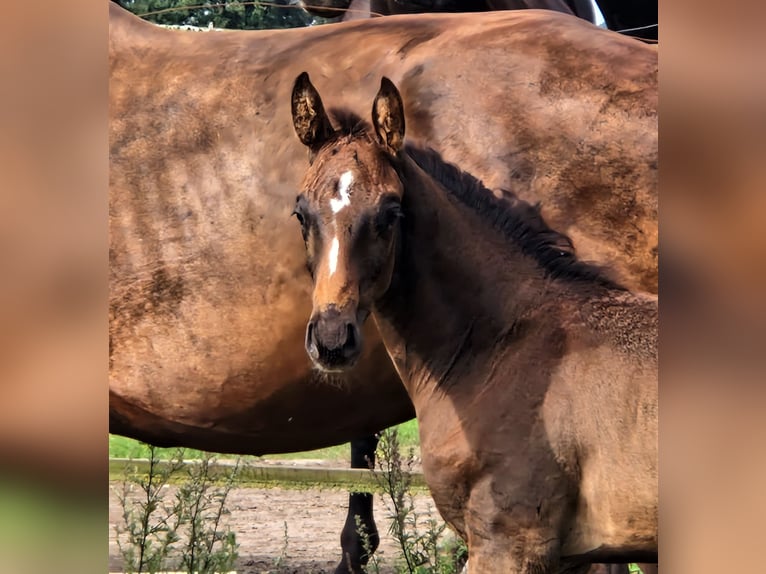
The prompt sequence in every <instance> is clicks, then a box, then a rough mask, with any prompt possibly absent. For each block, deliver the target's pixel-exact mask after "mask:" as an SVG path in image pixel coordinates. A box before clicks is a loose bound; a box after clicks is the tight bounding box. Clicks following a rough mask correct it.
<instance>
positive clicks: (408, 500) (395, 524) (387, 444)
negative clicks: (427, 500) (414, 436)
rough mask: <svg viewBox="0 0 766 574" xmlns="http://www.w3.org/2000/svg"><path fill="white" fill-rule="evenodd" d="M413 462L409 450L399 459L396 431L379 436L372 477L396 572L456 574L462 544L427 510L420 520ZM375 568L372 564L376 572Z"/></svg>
mask: <svg viewBox="0 0 766 574" xmlns="http://www.w3.org/2000/svg"><path fill="white" fill-rule="evenodd" d="M414 458H415V457H414V450H413V449H412V448H411V447H410V448H409V449H408V454H407V456H406V458H405V457H402V454H401V448H400V444H399V436H398V432H397V431H396V429H387V430H385V431H383V432H382V433H381V438H380V442H379V443H378V452H377V460H378V467H379V469H380V471H379V474H378V475H376V476H377V477H378V479H377V480H378V483H379V486H380V487H381V489H382V490H383V493H384V500H385V504H386V508H387V510H388V513H389V518H390V519H391V527H390V533H391V534H392V535H393V537H394V538H395V539H396V541H397V542H398V544H399V549H400V556H399V559H398V560H397V564H396V568H397V572H399V573H407V574H456V573H457V572H460V570H461V569H462V567H463V564H464V563H465V559H466V558H467V549H466V546H465V543H464V542H463V541H462V540H461V539H460V538H459V537H457V536H453V537H451V539H448V536H447V532H448V531H447V525H446V524H445V523H444V521H443V520H441V519H440V518H438V517H435V516H434V514H433V511H432V509H431V507H430V506H429V507H428V510H427V511H426V513H425V515H424V516H421V515H419V514H418V512H417V510H416V509H415V500H414V497H413V494H412V490H411V484H412V467H413V465H414V462H415V460H414ZM357 524H358V522H357ZM357 531H358V532H359V534H360V536H362V537H363V536H364V533H363V532H362V531H360V530H359V529H358V530H357ZM377 566H378V565H377V562H375V563H374V567H375V568H376V572H377ZM368 569H369V566H368ZM366 571H368V572H369V570H366Z"/></svg>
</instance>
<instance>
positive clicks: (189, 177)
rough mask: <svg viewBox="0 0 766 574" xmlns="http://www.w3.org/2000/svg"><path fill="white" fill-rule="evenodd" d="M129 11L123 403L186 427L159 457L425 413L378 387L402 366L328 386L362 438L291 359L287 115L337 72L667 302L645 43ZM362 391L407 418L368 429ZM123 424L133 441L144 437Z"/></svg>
mask: <svg viewBox="0 0 766 574" xmlns="http://www.w3.org/2000/svg"><path fill="white" fill-rule="evenodd" d="M110 14H111V18H112V22H111V23H112V28H111V33H110V64H111V67H110V69H111V77H110V100H111V116H112V120H111V132H110V146H111V148H110V158H111V182H110V185H111V188H112V194H111V207H110V227H111V250H110V258H111V259H110V262H111V274H112V275H111V313H112V316H111V330H110V340H111V355H110V360H111V370H112V379H111V383H110V389H111V391H112V396H113V398H114V401H115V404H116V403H117V401H120V400H121V401H123V402H125V403H128V402H130V403H131V406H132V408H133V409H134V410H135V415H136V417H139V413H140V416H143V415H144V414H145V413H150V414H151V413H154V414H156V415H157V416H158V417H160V418H162V419H164V420H165V422H166V424H165V428H163V429H162V432H161V433H157V436H155V437H147V438H153V439H161V438H162V437H163V436H164V437H168V436H169V435H168V433H173V432H174V431H173V428H171V423H170V422H169V421H173V423H172V424H176V425H178V426H177V431H178V433H180V434H181V435H183V436H188V433H189V432H192V431H193V429H194V428H196V429H199V436H200V440H201V441H203V439H202V438H201V437H203V436H204V437H212V436H214V435H216V434H220V435H221V437H222V438H221V440H220V441H216V440H214V439H210V438H207V439H205V440H204V442H205V443H206V444H204V445H200V446H203V447H206V448H211V449H214V450H226V451H228V452H272V451H273V450H285V449H286V450H294V449H303V448H311V447H313V446H319V445H320V444H321V443H325V442H334V441H342V440H344V439H343V437H346V436H348V434H349V433H351V436H353V433H354V432H355V429H356V428H358V429H359V431H366V430H367V429H371V428H382V427H384V426H386V425H388V424H393V423H395V422H399V421H401V420H403V419H404V418H406V417H408V416H409V415H411V414H412V411H411V407H408V405H407V401H406V398H405V397H404V396H403V395H399V394H397V393H399V391H398V383H397V381H396V380H395V378H394V377H393V375H392V376H391V377H390V381H389V383H380V381H379V379H382V378H386V376H385V374H384V373H383V371H385V368H384V367H381V366H380V365H381V364H382V363H383V362H384V358H383V351H382V347H379V350H378V351H377V356H378V357H379V358H380V360H379V361H378V362H377V363H376V364H375V365H374V367H368V368H367V369H366V370H367V372H365V373H361V372H360V373H359V375H358V376H355V375H353V374H352V376H354V377H355V378H354V380H355V384H354V385H351V386H350V387H353V388H354V390H348V389H346V390H339V389H329V388H328V387H327V386H324V385H312V386H310V387H309V388H312V389H314V391H313V392H315V393H316V401H309V403H308V404H311V405H312V407H314V408H316V409H317V410H318V409H319V408H320V407H321V408H322V409H324V408H327V409H330V411H328V412H331V411H332V410H333V409H334V408H335V407H333V406H332V405H336V406H337V408H338V409H341V410H342V409H343V408H345V407H349V408H350V407H351V406H352V405H357V406H356V407H355V409H356V410H355V409H351V411H352V417H353V413H356V416H357V419H356V421H354V422H351V423H349V424H348V426H347V428H343V429H342V430H340V431H338V432H334V431H333V429H332V427H333V426H334V425H318V423H319V422H320V421H322V420H324V419H325V416H324V415H322V414H318V413H317V414H314V415H310V414H306V413H304V414H303V415H302V416H313V417H314V418H313V419H303V420H304V421H305V423H301V419H300V417H295V416H294V412H292V411H293V410H294V409H295V408H296V407H295V405H296V404H298V403H300V402H301V401H297V402H295V401H294V399H296V398H297V397H298V396H299V392H298V391H297V389H298V388H301V389H304V391H302V392H305V388H306V386H305V384H304V383H305V382H306V380H307V378H308V377H309V376H310V372H311V369H310V365H309V363H308V361H307V360H305V359H301V360H298V359H297V358H296V357H292V356H291V355H290V351H289V349H291V348H294V343H296V342H299V341H301V340H302V338H303V318H305V317H306V316H307V315H308V313H309V308H308V306H307V304H306V303H305V295H306V294H307V293H308V292H309V290H310V284H309V278H308V276H307V275H306V273H305V269H304V266H303V262H302V246H301V244H300V238H299V237H297V236H296V234H295V233H294V230H292V229H291V228H290V227H289V221H288V216H289V214H290V211H291V209H292V199H293V197H294V194H295V189H297V184H298V179H297V175H296V174H295V172H294V170H293V169H292V168H291V167H290V166H291V160H292V161H300V160H301V157H302V156H303V153H304V152H302V151H301V149H300V146H297V145H295V143H294V142H292V141H291V140H292V139H293V136H292V135H291V134H290V132H289V120H288V117H289V116H288V110H287V109H286V106H284V105H279V102H280V101H284V98H285V97H287V94H288V93H289V90H290V86H291V83H292V82H291V79H290V78H292V77H294V76H295V75H296V74H297V71H298V68H297V66H298V65H300V66H307V67H309V68H311V69H316V70H326V73H330V67H329V66H330V65H329V64H328V62H333V64H332V68H333V72H332V73H333V82H334V85H333V87H334V88H335V93H337V94H338V95H339V97H338V99H339V100H340V101H341V102H342V103H343V104H344V105H347V106H350V107H351V108H352V109H364V107H362V104H361V103H360V98H359V97H358V96H357V97H355V96H354V94H350V93H348V92H346V91H344V90H343V87H344V86H345V85H347V84H349V83H351V84H354V85H356V86H358V87H359V90H358V92H361V93H364V92H365V91H366V90H368V89H369V90H370V91H371V92H372V91H373V89H372V85H371V84H372V83H373V76H374V75H375V74H372V73H368V72H366V71H364V70H368V69H374V70H376V74H377V73H385V74H389V75H391V76H393V77H394V78H395V79H396V80H397V81H398V82H399V84H400V85H401V87H402V92H403V94H405V98H406V99H407V100H408V101H410V102H412V105H411V106H410V107H409V108H408V109H409V113H408V126H409V129H410V133H411V134H412V136H411V139H412V140H414V141H418V140H424V141H428V142H429V143H430V145H432V146H433V147H435V148H436V149H437V150H439V151H440V152H441V153H442V154H443V156H444V158H445V160H449V159H450V158H454V159H457V158H461V165H463V166H465V167H466V169H467V170H469V171H471V172H472V173H475V174H477V176H479V177H482V178H483V179H484V180H485V181H486V182H487V183H488V185H490V186H492V187H508V186H511V185H512V186H513V188H514V189H515V190H517V192H518V194H519V195H520V196H521V197H522V199H525V200H528V201H542V204H543V215H544V217H545V218H546V220H548V221H550V222H552V225H555V226H556V227H557V228H559V229H562V230H563V231H566V232H568V233H569V234H570V235H571V236H572V238H573V239H574V241H575V243H576V245H577V246H578V252H579V254H580V255H581V256H582V257H583V258H585V259H591V260H595V261H613V262H614V263H615V266H616V268H617V269H618V270H619V271H620V279H621V280H622V281H623V283H625V284H627V285H629V286H638V287H639V288H642V289H645V290H648V291H656V268H657V262H656V244H657V243H656V241H657V212H656V206H657V195H656V191H657V190H656V177H657V174H656V96H657V91H656V75H655V74H656V65H657V61H656V52H654V51H653V50H651V49H648V48H646V47H644V46H643V45H642V44H640V43H638V42H636V41H634V40H630V39H626V38H622V37H619V36H616V35H614V34H610V33H608V32H598V31H596V32H594V31H593V30H591V29H586V28H587V27H588V25H587V24H582V25H579V24H578V23H577V21H573V20H571V19H563V18H562V19H556V18H540V17H539V13H532V12H526V13H524V12H504V13H492V14H486V15H471V16H470V17H466V16H460V17H459V18H458V19H457V20H456V21H453V20H452V18H454V16H449V15H442V16H418V17H412V18H408V19H404V20H402V19H391V20H387V19H386V20H384V19H381V20H378V21H363V22H357V23H348V24H344V25H342V26H341V25H339V26H334V27H324V28H323V27H319V28H316V29H306V30H286V31H263V32H254V33H248V32H216V33H214V34H213V33H210V34H204V35H189V34H184V33H183V32H176V31H169V30H162V29H160V28H157V27H155V26H152V25H150V24H147V23H143V22H141V21H139V20H138V19H136V18H134V17H132V16H130V15H129V14H127V13H126V12H124V11H122V10H121V9H120V8H118V7H117V6H115V5H113V4H110ZM330 28H332V29H330ZM599 35H600V37H598V38H595V39H594V36H599ZM509 38H511V39H512V40H510V41H509V40H508V39H509ZM569 42H576V43H578V44H580V45H582V48H581V50H582V51H581V52H579V53H578V54H574V53H573V50H572V49H571V47H569ZM564 45H566V46H567V47H566V48H565V47H564ZM307 46H311V49H310V50H308V51H307V50H306V47H307ZM349 46H354V49H353V50H351V49H349V48H348V47H349ZM458 54H460V57H457V55H458ZM453 55H454V56H455V57H454V58H453ZM617 63H619V65H617ZM335 69H338V70H341V71H340V72H335V71H334V70H335ZM443 79H448V80H449V81H448V82H444V81H443ZM335 82H337V83H335ZM328 84H329V82H328ZM358 92H357V91H355V92H354V93H358ZM342 95H347V96H348V97H346V98H344V97H342ZM458 117H460V118H469V119H468V120H467V121H466V122H462V123H461V122H458V121H456V120H457V118H458ZM282 120H284V122H283V121H282ZM283 123H284V124H285V125H286V128H285V127H282V124H283ZM542 166H545V169H544V170H543V169H542ZM264 246H268V249H264ZM242 277H247V278H248V279H247V280H244V279H242ZM374 336H375V335H374V334H372V333H370V334H369V338H370V340H369V342H370V345H368V347H369V348H370V349H372V348H373V347H374V344H373V338H374ZM369 352H370V353H371V354H374V353H373V351H372V350H370V351H369ZM364 363H365V362H362V363H360V369H364ZM171 364H172V365H174V366H173V367H172V368H171V367H169V365H171ZM261 373H262V374H263V376H261ZM255 380H257V381H259V383H258V385H255V383H254V381H255ZM267 381H271V382H269V383H267ZM277 381H278V382H277ZM368 381H369V382H368ZM259 385H263V386H259ZM270 385H273V386H270ZM293 385H294V388H295V389H296V390H295V391H294V394H293V391H291V390H290V389H291V388H293ZM356 393H362V394H363V395H364V394H366V393H369V394H367V397H372V396H379V395H380V393H383V396H387V397H388V398H390V399H391V400H392V401H393V403H394V405H395V406H394V407H392V408H391V411H392V413H391V414H390V415H389V414H386V413H385V410H388V409H381V408H380V405H375V407H374V408H370V409H369V411H365V410H364V408H363V407H359V406H358V400H357V399H358V398H359V396H361V395H357V396H353V395H354V394H356ZM268 397H272V398H273V399H274V403H273V404H271V405H269V406H268V407H264V410H263V411H259V410H253V409H259V408H260V407H259V405H260V404H262V401H264V400H265V399H267V398H268ZM397 397H398V398H397ZM279 402H283V405H284V406H282V407H279V406H278V403H279ZM359 409H362V410H359ZM128 410H130V409H128V408H127V405H126V411H128ZM312 412H314V411H313V410H312ZM270 413H275V414H277V413H278V414H279V416H278V417H276V416H275V417H271V416H269V414H270ZM112 414H113V419H114V420H115V425H120V424H121V425H122V427H123V428H127V426H128V425H137V426H140V422H139V421H138V420H137V418H136V419H135V420H124V419H125V418H126V417H128V415H127V414H125V413H122V414H120V413H114V412H113V413H112ZM282 415H285V416H282ZM291 416H292V417H293V418H292V420H291V419H290V417H291ZM272 418H275V419H278V421H277V423H276V424H277V426H276V427H275V426H274V424H275V421H274V420H272ZM157 422H158V421H157V420H156V419H155V420H153V421H152V422H151V424H149V425H146V426H147V430H146V433H149V432H151V431H150V430H149V429H151V428H155V424H157ZM334 422H338V423H340V421H334ZM301 424H303V425H304V426H303V427H300V426H299V425H301ZM248 427H250V429H251V430H250V431H248V432H244V429H247V428H248ZM306 431H309V432H308V434H307V433H306ZM118 432H120V431H119V430H118ZM282 433H284V436H285V438H284V440H281V439H279V436H280V434H282ZM323 433H327V436H323ZM237 435H240V436H241V438H242V440H241V441H234V440H233V439H234V438H235V437H236V436H237ZM166 440H169V439H167V438H166ZM216 443H217V444H216ZM291 443H292V444H294V445H295V446H294V447H290V444H291ZM223 447H225V448H223Z"/></svg>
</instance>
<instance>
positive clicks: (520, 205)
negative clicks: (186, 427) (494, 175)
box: [292, 74, 658, 574]
mask: <svg viewBox="0 0 766 574" xmlns="http://www.w3.org/2000/svg"><path fill="white" fill-rule="evenodd" d="M292 101H293V116H294V125H295V128H296V132H297V133H298V135H299V137H300V139H301V140H302V141H303V143H304V144H306V145H307V146H308V147H309V148H310V150H311V153H312V161H311V166H310V167H309V169H308V172H307V174H306V177H305V179H304V183H303V185H302V186H301V189H302V193H301V195H300V196H299V198H298V201H297V203H296V213H298V214H299V218H298V219H299V221H300V222H301V226H302V229H303V235H304V238H305V243H306V249H307V255H308V265H309V268H310V269H311V270H312V277H313V278H314V292H313V295H312V299H313V312H312V316H311V319H310V321H309V328H308V333H309V335H308V337H307V341H306V348H307V351H308V354H309V355H310V356H311V357H312V359H313V360H314V362H315V364H316V365H317V366H318V367H319V368H324V369H332V370H342V369H343V368H345V367H347V366H348V365H351V364H353V363H354V360H353V355H352V354H351V353H350V352H349V346H350V342H349V339H351V338H352V336H351V334H352V333H353V332H354V329H357V328H358V327H359V324H361V323H362V322H363V321H364V319H365V318H366V316H367V314H368V313H369V312H370V311H371V312H372V316H373V318H374V320H375V323H376V325H377V327H378V329H379V331H380V332H381V334H382V336H383V339H384V341H385V344H386V347H387V349H388V352H389V354H390V355H391V358H392V359H393V361H394V364H395V366H396V369H397V371H398V373H399V375H400V376H401V378H402V381H403V382H404V385H405V387H406V388H407V391H408V394H409V396H410V398H411V399H412V401H413V404H414V405H415V410H416V412H417V416H418V421H419V428H420V440H421V453H422V459H423V470H424V474H425V477H426V481H427V483H428V486H429V489H430V491H431V494H432V496H433V498H434V501H435V503H436V506H437V508H438V509H439V512H440V513H441V514H442V516H443V517H444V518H445V520H447V521H448V522H449V523H450V524H451V525H452V526H453V527H455V529H456V530H457V531H458V532H459V533H460V534H461V535H462V536H463V537H464V538H465V539H466V540H467V542H468V546H469V556H470V571H472V572H480V573H482V574H487V573H489V574H491V573H495V572H497V573H508V572H512V573H516V572H525V573H533V572H539V573H542V572H556V571H568V570H572V569H578V568H584V567H586V566H587V565H588V564H589V563H592V562H632V561H656V560H657V504H658V502H657V501H658V489H657V322H658V313H657V298H656V296H654V295H635V294H631V293H630V292H628V291H626V290H625V289H624V288H623V287H621V286H619V285H618V284H616V283H614V282H613V281H612V280H610V279H609V278H607V277H606V276H605V275H603V273H602V270H601V269H600V268H597V267H593V266H590V265H586V264H583V263H581V262H579V261H578V260H577V259H576V257H575V256H574V254H573V253H572V252H569V251H566V250H562V249H561V245H562V243H563V244H566V238H565V237H564V236H562V235H560V234H558V233H556V232H554V231H553V230H552V229H550V228H548V227H547V226H546V224H545V222H544V221H543V220H542V219H541V218H540V216H539V214H538V213H537V211H536V210H535V209H534V208H532V206H530V205H529V204H526V203H525V202H523V201H518V202H516V203H510V202H506V201H503V200H499V199H497V198H496V197H495V196H494V195H493V194H492V193H491V192H490V191H489V190H488V189H486V188H484V187H483V186H482V185H481V184H480V183H479V182H478V181H477V180H475V179H473V178H470V177H469V176H467V174H465V173H463V172H461V171H460V170H457V169H456V168H454V167H453V166H448V165H446V164H444V163H443V162H442V161H441V160H440V159H439V158H438V157H436V155H435V154H433V153H430V154H429V153H424V152H423V151H419V150H418V148H416V147H414V146H410V147H405V146H404V145H403V139H404V126H405V123H406V122H405V121H404V113H403V110H402V100H401V98H400V97H399V94H398V91H396V88H394V87H393V84H392V83H391V82H390V81H388V80H384V81H383V84H382V87H381V90H380V92H379V94H378V96H377V97H376V99H375V103H374V105H373V115H372V117H373V125H374V128H375V134H376V135H375V136H373V135H372V130H370V129H365V128H363V127H360V126H361V124H360V123H359V122H358V120H357V121H354V122H347V125H346V130H347V131H345V132H344V131H335V130H329V129H320V130H314V129H308V128H310V127H311V122H314V126H321V125H324V126H325V128H326V127H328V126H331V123H330V120H329V119H327V118H326V119H322V115H323V106H322V104H321V100H320V99H319V95H318V93H317V92H316V91H315V89H314V88H313V86H312V85H311V84H310V82H309V81H308V76H306V75H305V74H304V75H301V76H299V78H298V80H297V81H296V85H295V91H294V95H293V98H292ZM305 110H313V111H314V112H315V114H314V117H312V118H310V119H309V120H308V121H307V116H308V115H310V114H306V112H305ZM435 157H436V159H435ZM339 195H340V196H341V198H342V197H343V196H344V195H345V198H346V201H343V205H341V204H339V203H337V201H338V199H337V198H338V196H339ZM334 201H335V203H333V202H334ZM333 335H334V336H333ZM344 336H345V339H344ZM353 347H354V348H355V347H357V345H353ZM340 351H342V352H340ZM355 351H356V354H358V353H359V352H361V349H357V348H355Z"/></svg>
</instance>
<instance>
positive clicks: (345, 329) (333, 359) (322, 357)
mask: <svg viewBox="0 0 766 574" xmlns="http://www.w3.org/2000/svg"><path fill="white" fill-rule="evenodd" d="M306 351H307V352H308V354H309V357H311V360H312V361H314V364H315V365H316V366H318V367H319V368H320V369H323V370H325V371H342V370H345V369H350V368H351V367H353V366H354V365H355V364H356V361H357V359H359V355H360V354H361V352H362V333H361V331H360V330H359V327H358V326H357V321H356V317H355V316H354V315H353V314H349V313H342V312H341V311H339V310H338V309H337V308H336V307H335V306H330V307H328V308H327V309H326V310H324V311H321V312H319V313H316V314H315V315H314V316H313V317H312V318H311V320H310V321H309V324H308V327H306Z"/></svg>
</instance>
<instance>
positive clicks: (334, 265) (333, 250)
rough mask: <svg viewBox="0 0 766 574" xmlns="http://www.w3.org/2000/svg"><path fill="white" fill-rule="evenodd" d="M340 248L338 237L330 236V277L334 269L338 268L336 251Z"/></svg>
mask: <svg viewBox="0 0 766 574" xmlns="http://www.w3.org/2000/svg"><path fill="white" fill-rule="evenodd" d="M339 250H340V243H339V242H338V237H337V236H336V237H333V238H332V244H330V277H332V275H333V273H335V269H337V268H338V251H339Z"/></svg>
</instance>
